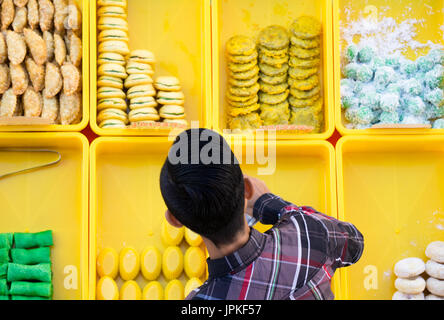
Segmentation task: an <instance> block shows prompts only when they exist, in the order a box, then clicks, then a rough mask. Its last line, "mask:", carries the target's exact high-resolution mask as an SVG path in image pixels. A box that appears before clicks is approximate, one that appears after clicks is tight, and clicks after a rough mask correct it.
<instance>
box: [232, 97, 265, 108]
mask: <svg viewBox="0 0 444 320" xmlns="http://www.w3.org/2000/svg"><path fill="white" fill-rule="evenodd" d="M227 100H228V104H229V105H230V106H232V107H233V108H249V107H251V106H252V105H253V104H256V103H257V102H258V101H259V97H258V96H257V95H254V96H253V97H252V98H250V99H248V100H246V101H233V100H230V99H229V97H227Z"/></svg>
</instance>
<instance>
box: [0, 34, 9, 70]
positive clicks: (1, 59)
mask: <svg viewBox="0 0 444 320" xmlns="http://www.w3.org/2000/svg"><path fill="white" fill-rule="evenodd" d="M7 58H8V48H7V46H6V39H5V36H4V35H3V32H0V63H5V62H6V59H7Z"/></svg>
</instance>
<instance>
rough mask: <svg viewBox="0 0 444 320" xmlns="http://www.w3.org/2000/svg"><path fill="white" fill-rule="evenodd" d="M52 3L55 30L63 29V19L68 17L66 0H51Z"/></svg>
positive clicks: (61, 30) (60, 31) (60, 30)
mask: <svg viewBox="0 0 444 320" xmlns="http://www.w3.org/2000/svg"><path fill="white" fill-rule="evenodd" d="M53 3H54V28H55V30H56V31H57V32H59V33H63V31H64V30H65V20H66V18H67V17H68V0H53Z"/></svg>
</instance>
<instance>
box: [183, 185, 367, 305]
mask: <svg viewBox="0 0 444 320" xmlns="http://www.w3.org/2000/svg"><path fill="white" fill-rule="evenodd" d="M253 215H254V217H255V218H256V219H257V220H258V221H261V222H262V223H264V224H271V225H274V226H273V228H272V229H271V230H269V231H268V232H266V233H260V232H258V231H257V230H254V229H251V233H250V238H249V240H248V242H247V243H246V245H245V246H244V247H242V248H241V249H239V250H238V251H236V252H234V253H233V254H231V255H229V256H226V257H224V258H221V259H217V260H211V259H208V270H209V278H208V280H207V281H206V282H205V283H204V284H203V286H202V287H200V288H198V289H196V290H195V291H193V292H192V293H191V294H190V295H189V296H188V297H187V300H288V299H291V300H307V299H309V300H310V299H311V300H314V299H316V300H323V299H326V300H327V299H334V295H333V292H332V291H331V278H332V276H333V274H334V272H335V270H336V269H337V268H341V267H346V266H350V265H352V264H354V263H356V262H357V261H358V260H359V259H360V257H361V255H362V252H363V249H364V238H363V236H362V234H361V233H360V232H359V231H358V230H357V229H356V228H355V227H354V226H353V225H352V224H349V223H345V222H341V221H338V220H336V219H333V218H331V217H329V216H327V215H324V214H322V213H320V212H317V211H316V210H314V209H313V208H310V207H297V206H295V205H293V204H291V203H289V202H286V201H284V200H282V199H281V198H279V197H278V196H275V195H272V194H266V195H263V196H262V197H261V198H260V199H259V200H258V201H257V202H256V204H255V207H254V213H253Z"/></svg>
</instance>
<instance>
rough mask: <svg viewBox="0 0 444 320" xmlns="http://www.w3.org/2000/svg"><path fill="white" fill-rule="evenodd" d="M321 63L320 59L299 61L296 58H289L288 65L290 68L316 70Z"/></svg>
mask: <svg viewBox="0 0 444 320" xmlns="http://www.w3.org/2000/svg"><path fill="white" fill-rule="evenodd" d="M320 63H321V59H319V58H313V59H300V58H298V57H291V58H290V61H289V62H288V64H289V65H290V67H292V68H316V67H319V64H320Z"/></svg>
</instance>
